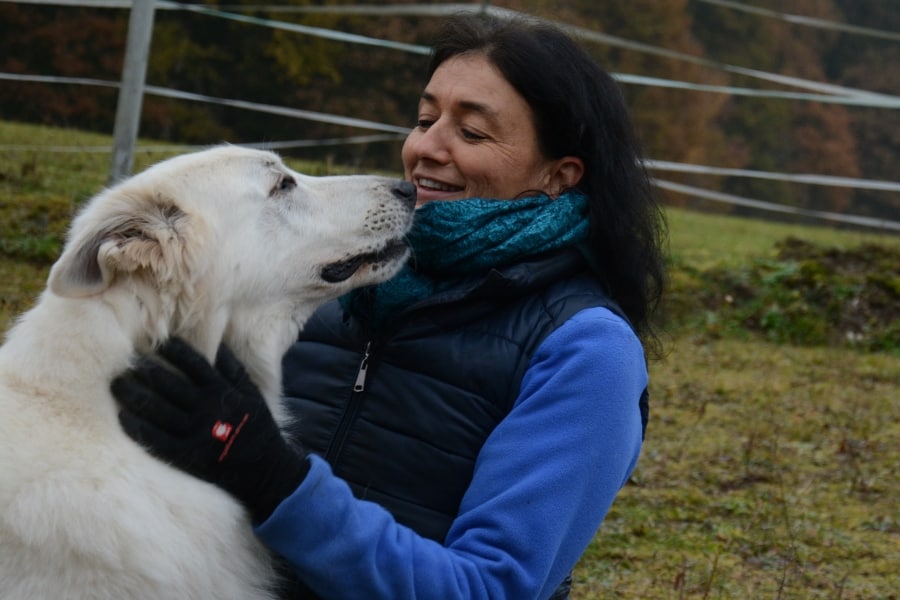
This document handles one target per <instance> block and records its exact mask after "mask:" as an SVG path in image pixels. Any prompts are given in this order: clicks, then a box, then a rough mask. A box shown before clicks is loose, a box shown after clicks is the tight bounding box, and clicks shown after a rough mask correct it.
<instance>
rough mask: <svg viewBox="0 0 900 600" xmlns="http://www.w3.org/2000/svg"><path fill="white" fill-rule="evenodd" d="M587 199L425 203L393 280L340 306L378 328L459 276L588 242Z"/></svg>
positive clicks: (350, 296) (353, 295) (566, 196)
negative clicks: (406, 256) (408, 252)
mask: <svg viewBox="0 0 900 600" xmlns="http://www.w3.org/2000/svg"><path fill="white" fill-rule="evenodd" d="M587 210H588V207H587V198H585V196H584V195H583V194H581V193H580V192H576V191H570V192H566V193H564V194H561V195H560V196H558V197H557V198H551V197H549V196H547V195H540V196H533V197H528V198H522V199H516V200H496V199H490V198H467V199H463V200H448V201H435V202H429V203H427V204H425V205H423V206H422V207H420V208H419V209H418V210H417V211H416V216H415V221H414V222H413V227H412V230H411V231H410V233H409V234H408V235H407V241H408V243H409V245H410V248H411V249H412V257H411V258H410V260H409V261H408V262H407V264H406V265H405V266H404V267H403V269H402V270H401V271H400V272H399V273H398V274H397V275H396V276H394V277H393V278H392V279H390V280H388V281H386V282H384V283H382V284H380V285H377V286H370V287H365V288H358V289H356V290H353V291H351V292H350V293H348V294H346V295H344V296H343V297H341V299H340V302H341V305H342V306H343V307H344V309H345V310H348V311H349V312H350V313H351V314H353V315H355V316H357V317H360V318H362V319H364V320H366V321H368V322H370V323H371V324H373V325H374V326H376V327H378V326H379V325H381V324H382V323H383V322H384V321H385V320H386V319H388V318H389V317H391V316H392V315H394V314H396V313H397V312H398V311H399V310H401V309H403V308H405V307H407V306H410V305H412V304H413V303H415V302H417V301H419V300H422V299H424V298H426V297H428V296H430V295H432V294H434V293H435V292H439V291H442V290H444V289H447V288H449V287H451V286H452V285H454V284H455V283H457V282H459V281H460V280H462V279H463V278H465V277H467V276H470V275H475V274H479V273H486V272H487V271H488V270H490V269H491V268H497V267H503V266H505V265H509V264H512V263H515V262H518V261H519V260H520V259H522V258H524V257H527V256H533V255H537V254H541V253H543V252H548V251H550V250H556V249H559V248H563V247H566V246H574V245H577V244H580V243H581V242H583V241H585V240H586V239H587V235H588V216H587Z"/></svg>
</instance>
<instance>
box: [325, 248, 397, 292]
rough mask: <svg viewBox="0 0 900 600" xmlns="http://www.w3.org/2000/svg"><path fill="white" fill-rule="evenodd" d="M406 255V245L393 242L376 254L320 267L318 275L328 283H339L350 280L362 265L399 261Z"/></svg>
mask: <svg viewBox="0 0 900 600" xmlns="http://www.w3.org/2000/svg"><path fill="white" fill-rule="evenodd" d="M405 253H406V243H405V242H403V240H394V241H392V242H389V243H388V245H387V246H385V247H384V248H383V249H381V250H379V251H377V252H367V253H366V254H357V255H356V256H352V257H350V258H348V259H346V260H341V261H338V262H333V263H330V264H327V265H325V266H324V267H322V271H321V273H320V275H321V277H322V279H323V280H324V281H327V282H328V283H340V282H342V281H346V280H347V279H350V277H351V276H352V275H353V274H354V273H356V272H357V271H358V270H359V269H360V268H361V267H362V266H363V265H366V264H371V265H373V266H375V267H377V266H378V265H381V264H384V263H387V262H390V261H393V260H395V259H399V258H400V257H401V256H403V255H404V254H405Z"/></svg>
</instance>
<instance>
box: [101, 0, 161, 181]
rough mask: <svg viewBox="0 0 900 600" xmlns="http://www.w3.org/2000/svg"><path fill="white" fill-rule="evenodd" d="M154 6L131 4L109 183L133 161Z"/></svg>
mask: <svg viewBox="0 0 900 600" xmlns="http://www.w3.org/2000/svg"><path fill="white" fill-rule="evenodd" d="M155 9H156V0H134V2H133V3H132V5H131V14H130V16H129V19H128V40H127V42H126V48H125V61H124V63H123V65H122V84H121V87H120V88H119V99H118V105H117V107H116V123H115V128H114V130H113V150H112V160H111V162H110V168H109V183H110V184H112V183H115V182H116V181H119V180H120V179H123V178H125V177H128V175H130V174H131V168H132V165H133V164H134V145H135V142H136V141H137V135H138V128H139V127H140V122H141V104H142V102H143V99H144V80H145V78H146V76H147V61H148V60H149V57H150V40H151V39H152V37H153V13H154V10H155Z"/></svg>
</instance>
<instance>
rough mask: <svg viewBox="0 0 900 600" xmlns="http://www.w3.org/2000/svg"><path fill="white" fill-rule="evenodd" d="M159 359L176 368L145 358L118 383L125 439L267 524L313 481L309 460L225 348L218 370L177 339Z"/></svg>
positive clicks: (162, 349) (116, 389)
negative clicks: (284, 502) (213, 487)
mask: <svg viewBox="0 0 900 600" xmlns="http://www.w3.org/2000/svg"><path fill="white" fill-rule="evenodd" d="M158 352H159V355H160V356H161V357H162V358H164V359H165V360H166V362H167V363H169V365H171V367H172V368H170V367H167V366H164V365H163V364H161V363H160V362H158V361H154V360H152V359H150V358H149V357H145V358H142V359H140V360H139V362H138V364H137V365H136V366H135V367H134V368H133V369H131V370H129V371H127V372H126V373H124V374H123V375H121V376H119V377H117V378H116V379H114V380H113V382H112V385H111V389H112V393H113V395H114V396H115V397H116V399H117V400H118V401H119V402H120V403H121V404H122V410H121V412H120V413H119V421H120V422H121V424H122V428H123V429H124V430H125V433H127V434H128V435H129V436H131V437H132V438H134V439H135V440H136V441H137V442H139V443H140V444H143V445H145V446H147V447H148V449H149V450H150V452H151V453H153V454H154V455H156V456H157V457H159V458H161V459H162V460H164V461H166V462H170V463H172V464H173V465H175V466H176V467H178V468H180V469H182V470H184V471H186V472H188V473H190V474H192V475H194V476H196V477H199V478H200V479H204V480H206V481H208V482H210V483H213V484H215V485H217V486H219V487H221V488H222V489H224V490H226V491H227V492H229V493H230V494H231V495H233V496H234V497H235V498H237V499H238V500H239V501H240V502H241V503H242V504H243V505H244V506H245V507H247V509H248V510H249V511H250V515H251V517H252V519H253V521H254V523H260V522H262V521H264V520H266V519H267V518H268V517H269V515H271V514H272V511H274V510H275V507H277V506H278V504H279V503H280V502H281V501H282V500H284V499H285V498H286V497H287V496H289V495H290V494H291V493H292V492H293V491H294V490H295V489H296V488H297V486H298V485H300V483H301V482H302V481H303V478H304V477H306V474H307V472H308V471H309V461H308V460H307V459H306V457H305V456H301V455H300V454H298V453H297V452H296V451H295V450H294V449H293V448H292V447H291V446H290V445H289V444H288V442H287V441H286V440H285V439H284V438H283V437H282V435H281V431H280V430H279V428H278V425H276V424H275V420H274V419H273V418H272V414H271V413H270V412H269V408H268V407H267V406H266V403H265V401H264V400H263V397H262V395H261V394H260V393H259V390H258V389H257V387H256V385H254V383H253V382H252V381H251V380H250V377H249V376H248V375H247V372H246V371H245V370H244V367H243V366H242V365H241V363H240V362H239V361H238V360H237V359H236V358H235V356H234V355H233V354H232V353H231V351H230V350H229V349H228V348H227V347H226V346H225V345H224V344H223V345H221V346H219V351H218V354H217V355H216V364H215V367H213V366H212V365H210V364H209V362H208V361H207V360H206V358H205V357H204V356H203V355H202V354H200V353H198V352H197V351H196V350H194V349H193V348H192V347H191V346H190V345H188V344H187V343H186V342H184V341H182V340H180V339H177V338H172V339H170V340H169V341H168V342H166V343H165V344H164V345H163V346H161V347H160V348H159V351H158ZM173 368H174V370H173Z"/></svg>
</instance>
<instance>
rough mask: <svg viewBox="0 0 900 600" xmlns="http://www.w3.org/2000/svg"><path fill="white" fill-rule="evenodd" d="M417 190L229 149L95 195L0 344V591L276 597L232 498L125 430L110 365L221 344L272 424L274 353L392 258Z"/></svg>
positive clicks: (119, 598) (279, 412)
mask: <svg viewBox="0 0 900 600" xmlns="http://www.w3.org/2000/svg"><path fill="white" fill-rule="evenodd" d="M414 204H415V190H414V188H413V187H412V186H411V185H410V184H407V183H404V182H401V181H397V180H393V179H387V178H381V177H369V176H348V177H321V178H317V177H309V176H305V175H301V174H299V173H296V172H294V171H292V170H290V169H288V168H287V167H286V166H285V165H284V163H283V162H282V161H281V160H280V159H279V157H278V156H277V155H275V154H272V153H269V152H263V151H259V150H248V149H242V148H238V147H234V146H222V147H217V148H213V149H210V150H204V151H201V152H196V153H192V154H187V155H184V156H180V157H176V158H173V159H170V160H167V161H164V162H162V163H160V164H158V165H156V166H154V167H152V168H150V169H148V170H146V171H144V172H143V173H141V174H138V175H136V176H134V177H132V178H131V179H128V180H126V181H124V182H123V183H121V184H119V185H117V186H115V187H113V188H111V189H109V190H106V191H104V192H102V193H100V194H99V195H97V196H96V197H95V198H93V199H92V200H91V201H90V202H89V203H88V205H87V206H86V207H85V208H84V210H83V211H82V212H81V213H80V214H79V215H78V217H77V218H76V219H75V220H74V221H73V224H72V228H71V231H70V232H69V236H68V241H67V244H66V246H65V248H64V250H63V253H62V256H61V257H60V259H59V260H58V261H57V263H56V264H55V265H54V266H53V268H52V270H51V272H50V277H49V285H48V289H47V290H46V291H45V292H44V293H43V294H42V296H41V298H40V299H39V301H38V303H37V305H36V306H35V307H34V308H33V309H32V310H30V311H28V312H27V313H26V314H25V315H23V317H22V318H21V319H20V320H19V321H18V323H17V324H16V325H15V326H14V327H13V328H12V329H11V330H10V332H9V335H8V338H7V341H6V343H5V344H4V346H3V347H2V348H0V598H2V599H3V600H20V599H21V600H43V599H47V600H50V599H54V600H55V599H57V598H65V599H88V598H90V599H92V600H100V599H110V600H138V599H147V600H151V599H152V600H169V599H196V600H211V599H218V600H222V599H234V600H249V599H260V598H272V597H274V595H275V594H274V592H273V591H272V588H273V585H274V583H275V582H276V581H277V576H276V575H275V572H274V571H275V570H274V568H273V565H272V560H271V558H270V557H269V555H268V553H267V551H266V550H265V549H264V548H263V547H262V546H261V545H260V543H259V542H258V541H257V540H256V539H255V537H254V535H253V533H252V531H251V525H250V523H249V520H248V517H247V516H246V515H245V513H244V511H243V509H242V508H241V506H239V505H238V503H237V502H236V501H234V500H233V499H232V498H231V497H229V496H228V495H227V494H226V493H225V492H224V491H221V490H219V489H218V488H216V487H214V486H212V485H209V484H207V483H204V482H201V481H200V480H198V479H194V478H192V477H190V476H188V475H186V474H183V473H181V472H180V471H177V470H175V469H174V468H172V467H170V466H168V465H166V464H163V463H162V462H160V461H158V460H156V459H154V458H153V457H151V455H150V454H149V453H147V452H145V451H144V450H143V449H142V448H141V447H139V446H138V445H137V444H135V443H134V442H132V441H131V439H129V438H128V437H127V436H126V435H125V434H124V433H123V432H122V430H121V429H120V427H119V423H118V419H117V406H116V404H115V401H114V400H113V398H112V396H111V394H110V392H109V384H110V381H111V379H112V378H113V377H114V376H115V375H116V374H118V373H120V372H122V371H123V370H125V369H127V368H128V367H129V365H130V364H131V363H132V361H133V360H134V358H135V357H136V355H137V353H140V352H149V351H151V350H152V349H153V348H154V347H155V346H156V345H158V344H159V343H161V342H162V341H163V340H165V339H166V338H167V337H169V336H170V335H178V336H181V337H183V338H185V339H186V340H188V341H189V342H191V343H192V344H193V345H194V346H196V347H197V348H198V349H200V350H201V351H202V352H204V353H205V355H206V356H207V357H208V358H210V359H212V358H213V357H214V356H215V352H216V349H217V347H218V346H219V343H220V342H222V341H224V342H226V343H227V344H228V345H229V346H230V347H231V348H232V350H234V353H235V355H236V356H237V357H238V358H239V359H241V361H242V362H243V363H244V364H245V366H246V367H247V370H248V372H249V373H250V375H251V376H252V377H253V379H254V380H255V381H256V383H257V384H258V385H259V387H260V389H261V390H262V392H263V394H264V396H265V397H266V399H267V401H268V403H269V406H270V408H271V409H272V412H273V413H274V414H275V417H276V419H278V420H281V422H283V419H284V414H283V409H281V408H280V407H279V403H278V397H279V392H280V380H281V357H282V354H283V353H284V352H285V350H286V349H287V347H288V346H289V345H290V344H291V342H292V341H293V340H294V338H295V337H296V335H297V333H298V331H299V329H300V327H301V326H302V324H303V323H304V322H305V320H306V319H307V318H308V317H309V316H310V314H311V313H312V312H313V310H314V309H315V308H316V307H317V306H318V305H320V304H321V303H322V302H324V301H326V300H328V299H331V298H335V297H337V296H339V295H341V294H343V293H344V292H346V291H348V290H349V289H351V288H352V287H355V286H359V285H364V284H373V283H377V282H381V281H383V280H386V279H387V278H389V277H391V276H392V275H394V274H395V273H396V272H397V271H398V270H399V268H400V267H401V265H402V263H403V261H405V260H406V257H407V253H408V250H407V248H406V246H405V244H404V243H403V241H402V238H403V236H404V235H405V234H406V232H407V231H408V228H409V226H410V224H411V220H412V214H413V210H414Z"/></svg>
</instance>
